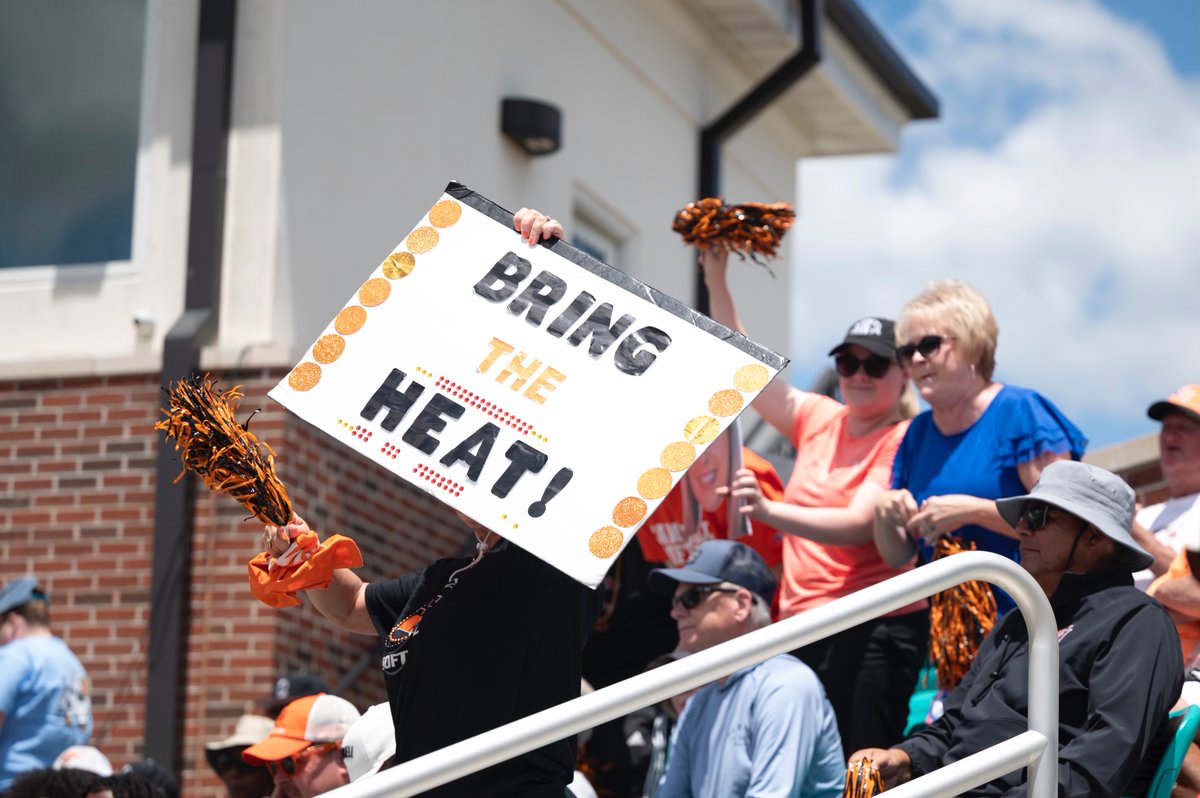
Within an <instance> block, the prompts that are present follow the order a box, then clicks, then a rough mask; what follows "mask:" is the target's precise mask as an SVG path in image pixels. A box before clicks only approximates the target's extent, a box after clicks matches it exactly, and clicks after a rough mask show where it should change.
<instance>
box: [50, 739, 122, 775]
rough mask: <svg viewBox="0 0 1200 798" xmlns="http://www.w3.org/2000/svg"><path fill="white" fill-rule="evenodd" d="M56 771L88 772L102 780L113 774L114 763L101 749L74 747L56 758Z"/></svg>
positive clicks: (54, 766)
mask: <svg viewBox="0 0 1200 798" xmlns="http://www.w3.org/2000/svg"><path fill="white" fill-rule="evenodd" d="M51 767H53V768H54V769H55V770H86V771H87V772H88V773H94V774H96V775H97V776H100V777H101V778H108V777H109V776H111V775H112V774H113V766H112V762H111V761H109V759H108V757H107V756H105V755H104V753H103V752H102V751H100V749H99V748H96V747H95V746H91V745H72V746H71V747H70V748H67V749H65V750H64V751H63V752H62V753H61V754H59V755H58V756H56V757H55V758H54V764H52V765H51Z"/></svg>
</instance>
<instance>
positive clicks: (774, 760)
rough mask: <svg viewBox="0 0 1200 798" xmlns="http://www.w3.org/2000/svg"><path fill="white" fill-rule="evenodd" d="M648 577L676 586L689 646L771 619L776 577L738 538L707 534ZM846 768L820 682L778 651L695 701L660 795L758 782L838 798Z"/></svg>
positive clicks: (719, 792) (765, 788)
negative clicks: (683, 557)
mask: <svg viewBox="0 0 1200 798" xmlns="http://www.w3.org/2000/svg"><path fill="white" fill-rule="evenodd" d="M649 578H650V587H651V589H653V590H655V591H657V592H661V593H664V594H672V596H673V598H672V605H671V617H672V618H674V619H675V623H676V625H678V627H679V648H680V649H682V650H683V651H686V652H688V653H695V652H697V651H701V650H703V649H706V648H710V647H712V646H715V645H719V644H721V643H724V642H727V641H729V640H732V639H734V638H735V637H739V636H740V635H743V634H746V633H748V632H752V631H754V630H755V629H761V628H762V627H764V626H767V625H769V624H770V623H771V597H772V596H773V595H774V593H775V578H774V577H773V576H771V570H770V569H769V568H768V567H767V564H766V563H765V562H764V561H763V558H762V557H760V556H759V554H758V553H757V552H756V551H754V549H752V548H750V547H749V546H747V545H745V544H744V543H740V542H738V541H736V540H706V541H705V542H704V543H701V544H700V545H699V546H698V547H697V548H696V550H695V551H694V552H692V556H691V558H690V559H688V561H687V562H686V563H685V564H684V565H683V567H682V568H656V569H655V570H653V571H651V572H650V577H649ZM731 740H736V741H737V743H736V744H732V743H731ZM844 775H845V763H844V760H843V759H842V741H841V737H839V736H838V728H837V719H836V718H835V717H834V714H833V707H831V706H830V705H829V701H828V699H826V698H825V691H824V689H822V687H821V682H820V681H819V680H818V679H817V676H816V674H814V673H813V672H812V670H811V669H810V668H809V667H808V666H807V665H805V664H804V663H803V662H801V661H800V660H798V659H796V658H795V657H793V656H791V655H789V654H781V655H779V656H777V657H772V658H771V659H768V660H766V661H764V662H760V663H758V664H757V665H751V666H750V667H748V668H743V669H741V670H740V671H737V672H736V673H733V674H731V675H730V676H727V677H726V678H725V679H722V680H721V681H719V682H715V683H713V684H710V685H708V686H707V687H704V688H703V689H701V690H700V691H699V692H698V693H696V694H695V695H694V696H692V697H691V698H690V699H688V703H687V706H686V707H685V708H684V710H683V715H682V716H680V719H679V726H678V727H677V729H676V731H675V741H674V743H673V744H672V748H671V759H670V761H669V763H668V764H667V771H666V773H665V774H663V779H662V782H661V784H660V787H659V791H658V793H657V795H658V796H659V798H674V797H675V796H685V795H687V796H723V795H740V794H742V793H743V792H744V791H745V785H746V784H755V785H758V787H759V788H760V789H761V790H762V792H763V793H764V794H767V793H770V794H772V795H776V794H778V795H805V796H817V797H818V798H823V797H824V796H829V798H836V796H840V795H841V794H842V781H843V777H844Z"/></svg>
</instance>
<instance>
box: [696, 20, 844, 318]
mask: <svg viewBox="0 0 1200 798" xmlns="http://www.w3.org/2000/svg"><path fill="white" fill-rule="evenodd" d="M799 3H800V48H799V49H798V50H797V51H796V53H795V55H793V56H792V57H791V58H789V59H788V60H787V61H785V62H784V63H783V64H781V65H780V66H779V67H778V68H777V69H776V70H775V71H774V72H772V73H771V74H770V75H768V76H767V77H765V78H763V79H762V81H761V82H760V83H759V84H758V85H757V86H755V87H754V88H753V89H751V90H750V91H749V92H747V93H746V94H745V95H744V96H743V97H742V99H740V100H738V101H737V102H736V103H734V104H733V106H732V107H730V108H729V109H728V110H727V111H725V113H723V114H721V115H720V116H719V117H717V118H716V119H715V120H713V121H712V122H709V123H708V124H707V125H705V126H704V127H702V128H700V166H699V172H700V186H699V189H700V191H699V194H698V196H700V197H716V196H719V195H720V193H721V145H722V144H724V143H725V140H726V139H728V138H729V137H730V136H732V135H733V134H734V133H737V132H738V131H739V130H741V129H742V128H743V127H744V126H745V125H747V124H749V123H750V122H751V121H752V120H753V119H754V118H755V117H756V116H758V115H759V113H761V112H762V111H765V110H766V109H767V108H768V107H769V106H770V105H771V103H773V102H775V100H777V99H778V98H779V97H780V95H782V94H783V93H784V92H785V91H787V90H788V89H789V88H791V87H792V85H793V84H794V83H795V82H796V81H798V80H800V78H802V77H804V76H805V75H806V74H807V73H808V72H809V70H811V69H812V68H813V67H815V66H816V65H817V64H819V63H820V62H821V37H820V30H819V26H820V23H821V19H822V18H823V17H822V6H823V2H822V0H799ZM695 279H696V291H695V297H696V304H695V306H694V307H695V308H696V310H699V311H700V312H701V313H708V288H707V287H705V285H704V279H703V278H702V277H701V276H700V271H699V268H698V267H697V271H696V278H695Z"/></svg>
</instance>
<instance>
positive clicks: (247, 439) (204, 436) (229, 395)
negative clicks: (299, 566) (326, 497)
mask: <svg viewBox="0 0 1200 798" xmlns="http://www.w3.org/2000/svg"><path fill="white" fill-rule="evenodd" d="M240 388H241V386H240V385H235V386H234V387H233V388H230V389H229V390H228V391H224V392H218V391H217V390H216V385H215V383H214V382H213V381H212V380H211V379H210V378H209V376H208V375H205V376H204V377H203V378H201V377H198V376H195V375H193V376H192V378H191V379H189V380H179V381H178V382H176V383H175V384H173V385H172V386H171V387H170V389H169V390H167V391H166V394H167V407H164V408H163V409H162V412H163V414H164V415H165V416H166V418H164V419H162V420H160V421H159V422H158V423H156V424H155V425H154V428H155V429H157V430H162V431H163V432H165V433H166V437H168V438H174V439H175V450H176V451H178V452H179V453H180V459H182V460H183V468H184V471H182V472H180V474H179V476H178V477H176V478H175V481H176V482H178V481H179V480H180V479H182V478H183V474H184V472H186V471H191V472H192V473H194V474H196V475H197V476H199V477H200V478H201V479H202V480H204V484H205V485H207V486H208V487H209V489H210V490H214V491H216V492H217V493H225V494H228V495H229V496H232V497H233V498H234V499H236V500H237V501H238V502H240V503H241V505H242V506H243V507H245V508H246V510H247V511H249V512H250V513H251V514H252V515H253V516H254V517H255V518H257V519H258V520H260V521H262V522H263V523H264V524H272V525H274V526H284V525H285V524H288V523H290V522H291V520H292V502H291V499H289V498H288V494H287V489H286V488H284V486H283V483H282V482H281V481H280V480H279V477H278V476H276V475H275V452H274V451H273V450H272V449H271V447H270V446H268V445H267V444H265V443H261V442H260V441H259V440H258V438H257V437H255V435H254V434H253V433H252V432H250V430H249V429H248V428H247V427H246V426H245V425H242V424H239V423H238V422H237V419H236V418H234V411H235V410H236V409H237V406H238V404H239V401H240V400H241V398H242V393H241V391H240V390H239V389H240Z"/></svg>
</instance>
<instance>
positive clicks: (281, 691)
mask: <svg viewBox="0 0 1200 798" xmlns="http://www.w3.org/2000/svg"><path fill="white" fill-rule="evenodd" d="M328 692H329V686H328V685H327V684H325V680H324V679H322V678H321V677H320V676H318V675H317V674H315V673H311V672H309V671H292V672H290V673H285V674H283V675H281V676H280V677H279V678H278V679H276V680H275V684H274V686H273V687H272V688H271V694H270V695H269V696H267V698H266V700H264V701H263V702H262V714H264V715H266V716H267V717H268V718H271V719H272V720H273V719H275V718H277V717H279V713H280V712H282V711H283V708H284V707H286V706H287V705H288V704H290V703H292V702H293V701H295V700H296V699H297V698H304V696H306V695H316V694H317V693H328Z"/></svg>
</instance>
